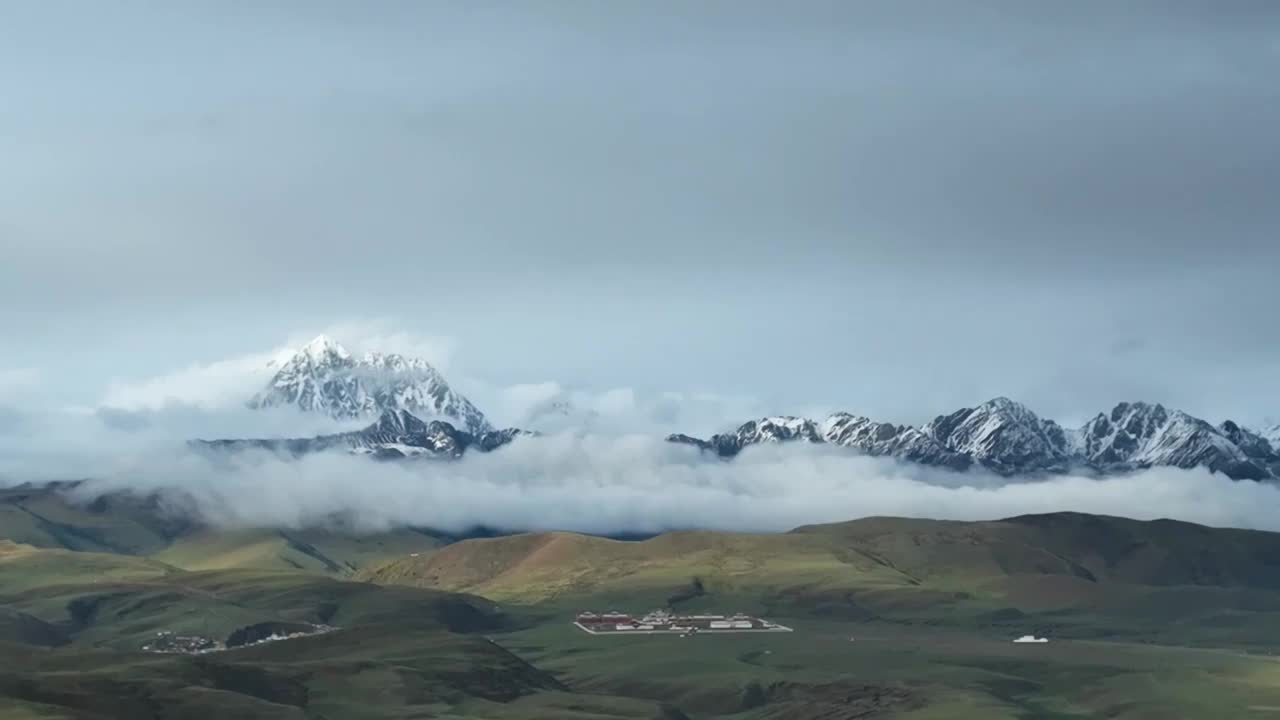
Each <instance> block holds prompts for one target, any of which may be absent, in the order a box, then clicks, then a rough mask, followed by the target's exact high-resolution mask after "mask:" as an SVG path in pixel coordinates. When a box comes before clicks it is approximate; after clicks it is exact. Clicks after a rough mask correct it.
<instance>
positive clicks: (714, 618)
mask: <svg viewBox="0 0 1280 720" xmlns="http://www.w3.org/2000/svg"><path fill="white" fill-rule="evenodd" d="M575 624H576V625H577V626H578V627H580V628H581V629H583V630H585V631H587V632H589V633H593V634H599V633H627V632H630V633H636V632H640V633H679V634H682V635H691V634H693V633H697V632H735V631H749V630H757V631H760V630H774V631H777V630H789V629H790V628H785V627H783V626H781V625H778V624H777V623H772V622H769V621H768V620H762V619H760V618H755V617H751V616H750V615H744V614H742V613H738V614H735V615H674V614H672V613H669V612H667V611H665V610H654V611H653V612H651V613H648V614H646V615H643V616H641V617H639V618H637V617H633V616H631V615H629V614H627V613H621V612H617V611H610V612H606V613H593V612H584V613H579V614H578V616H577V619H576V621H575Z"/></svg>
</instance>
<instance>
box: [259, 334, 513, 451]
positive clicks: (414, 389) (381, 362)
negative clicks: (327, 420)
mask: <svg viewBox="0 0 1280 720" xmlns="http://www.w3.org/2000/svg"><path fill="white" fill-rule="evenodd" d="M274 367H275V368H276V371H275V375H274V376H273V377H272V378H271V380H270V381H269V382H268V383H267V386H266V387H265V388H263V389H262V390H261V391H260V392H259V393H258V394H257V395H255V396H254V397H253V398H252V399H251V400H250V401H249V406H250V407H252V408H268V407H280V406H293V407H296V408H298V409H299V410H302V411H305V412H312V413H319V414H323V415H328V416H329V417H332V418H334V419H337V420H351V419H359V418H371V417H375V416H379V415H381V414H382V413H384V412H386V411H389V410H407V411H409V412H410V413H413V414H414V415H415V416H417V417H437V418H444V419H446V420H448V421H451V422H453V423H456V424H458V425H460V426H461V427H463V428H465V429H466V430H467V432H470V433H476V434H480V433H485V432H490V431H492V430H493V426H491V425H490V424H489V421H488V420H487V419H486V418H485V416H484V414H483V413H481V412H480V410H479V409H477V408H476V406H475V405H473V404H472V403H471V401H470V400H468V399H467V398H465V397H463V396H462V395H460V394H459V393H457V392H455V391H454V390H453V389H452V388H450V387H449V384H448V383H447V382H446V381H445V379H444V377H443V376H442V375H441V374H440V372H439V371H438V370H436V369H435V368H434V367H432V366H431V364H430V363H428V362H427V361H425V360H421V359H418V358H407V357H404V356H403V355H398V354H395V353H386V354H384V353H379V352H367V353H364V354H363V355H361V356H359V357H356V356H353V355H352V354H351V353H350V352H349V351H348V350H347V349H346V348H345V347H343V346H342V345H341V344H339V343H338V342H336V341H334V340H333V339H331V338H329V337H326V336H324V335H321V336H319V337H317V338H315V339H314V340H312V341H311V342H309V343H307V344H306V345H303V346H302V347H301V348H299V349H298V350H296V351H294V352H293V353H292V354H291V355H287V356H285V357H282V358H280V359H278V360H277V361H276V363H274Z"/></svg>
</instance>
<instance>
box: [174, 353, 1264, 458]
mask: <svg viewBox="0 0 1280 720" xmlns="http://www.w3.org/2000/svg"><path fill="white" fill-rule="evenodd" d="M555 400H558V401H560V402H555V403H551V404H549V405H548V407H547V408H546V409H545V410H546V412H547V413H550V414H553V415H556V416H564V418H563V419H565V420H568V419H570V416H571V415H574V414H575V413H573V412H572V411H571V408H570V406H568V405H567V404H565V401H564V398H555ZM249 404H250V406H251V407H254V408H269V407H280V406H291V407H295V408H298V409H300V410H303V411H306V412H313V413H320V414H324V415H327V416H329V417H333V418H335V419H341V420H350V419H358V418H370V419H372V420H373V423H372V424H371V425H369V426H368V427H365V428H364V429H361V430H356V431H352V432H342V433H335V434H330V435H321V436H318V437H310V438H294V439H248V440H212V441H196V444H197V445H199V446H202V447H205V448H217V449H223V450H232V449H245V448H260V449H269V450H272V451H276V452H283V453H285V454H288V455H294V456H297V455H301V454H305V453H309V452H317V451H321V450H329V449H335V448H336V449H345V450H348V451H351V452H355V453H361V454H368V455H372V456H375V457H379V458H406V457H435V458H457V457H460V456H461V455H462V454H463V453H465V452H466V451H467V450H468V449H476V450H480V451H482V452H487V451H490V450H494V449H497V448H499V447H502V446H504V445H506V444H507V443H509V442H511V441H512V440H513V439H514V438H516V437H519V436H521V435H532V434H534V433H530V432H528V431H525V430H520V429H516V428H507V429H503V430H499V429H496V428H495V427H494V426H493V425H492V424H491V423H490V422H489V420H488V419H487V418H486V417H485V416H484V414H483V413H482V412H481V411H480V410H479V409H478V408H477V407H476V406H475V405H474V404H472V402H471V401H470V400H468V399H467V398H466V397H464V396H462V395H461V394H459V393H458V392H456V391H454V390H453V389H452V388H451V387H449V384H448V383H447V382H446V381H445V379H444V377H443V376H442V375H441V374H440V372H439V371H438V370H436V369H435V368H434V367H432V366H431V365H430V364H429V363H427V362H426V361H425V360H421V359H417V358H408V357H405V356H403V355H398V354H394V353H388V354H383V353H378V352H367V353H365V354H363V355H361V356H359V357H356V356H354V355H353V354H352V353H350V352H349V351H348V350H347V349H346V348H345V347H343V346H342V345H341V344H339V343H337V342H336V341H334V340H332V339H330V338H328V337H326V336H323V335H321V336H320V337H317V338H315V339H314V340H312V341H311V342H309V343H307V344H306V345H304V346H302V347H301V348H300V349H298V350H297V351H295V352H293V353H292V354H290V355H288V356H286V357H284V358H282V359H281V360H280V361H279V362H278V363H277V365H276V366H275V374H274V376H273V377H272V378H271V380H270V382H268V384H267V386H266V387H265V388H263V389H262V390H261V391H260V392H258V393H257V394H256V395H255V396H254V397H253V399H252V400H251V401H250V403H249ZM667 440H668V441H670V442H674V443H681V444H688V445H692V446H695V447H698V448H700V449H702V450H704V451H707V452H709V453H711V454H713V455H715V456H717V457H720V458H732V457H734V456H736V455H737V454H738V453H740V452H742V450H743V449H745V448H747V447H750V446H752V445H757V444H760V443H772V442H789V441H802V442H808V443H815V444H830V445H838V446H841V447H846V448H850V449H852V450H856V451H858V452H860V453H863V454H866V455H872V456H884V457H892V458H896V459H899V460H901V461H903V462H909V463H917V464H921V465H928V466H934V467H941V468H946V469H950V470H956V471H965V470H968V469H970V468H981V469H985V470H987V471H990V472H994V473H997V474H1000V475H1006V476H1013V475H1047V474H1056V473H1065V472H1088V473H1093V474H1099V475H1107V474H1116V473H1123V472H1129V471H1132V470H1137V469H1141V468H1148V467H1160V466H1168V467H1179V468H1192V467H1204V468H1208V469H1209V470H1211V471H1213V472H1220V473H1223V474H1225V475H1227V476H1229V477H1231V478H1233V479H1238V480H1243V479H1248V480H1276V479H1280V425H1277V426H1275V427H1273V428H1271V429H1269V430H1264V431H1261V432H1258V431H1253V430H1250V429H1248V428H1245V427H1243V426H1241V425H1239V424H1238V423H1235V422H1233V421H1231V420H1227V421H1225V422H1222V423H1221V424H1218V425H1213V424H1212V423H1209V422H1207V421H1205V420H1202V419H1200V418H1197V417H1194V416H1191V415H1189V414H1187V413H1185V412H1182V411H1179V410H1170V409H1166V408H1165V407H1164V406H1162V405H1159V404H1150V403H1144V402H1122V403H1120V404H1118V405H1116V406H1115V407H1114V408H1112V409H1111V410H1110V411H1109V412H1105V413H1099V414H1098V415H1096V416H1095V417H1093V418H1092V419H1090V420H1089V421H1088V422H1087V423H1085V424H1084V425H1083V426H1081V427H1079V428H1064V427H1063V426H1062V425H1060V424H1058V423H1057V422H1055V421H1053V420H1049V419H1045V418H1041V417H1039V416H1037V415H1036V414H1035V413H1034V412H1032V411H1031V410H1030V409H1028V408H1027V407H1026V406H1024V405H1022V404H1020V403H1017V402H1014V401H1012V400H1009V399H1008V398H1003V397H1001V398H995V399H993V400H989V401H987V402H985V403H982V404H981V405H978V406H977V407H973V408H962V409H960V410H957V411H955V412H952V413H950V414H947V415H939V416H937V417H935V418H934V419H933V420H932V421H930V422H928V423H926V424H924V425H922V426H918V427H917V426H910V425H898V424H894V423H889V422H881V421H877V420H873V419H871V418H868V417H865V416H862V415H855V414H851V413H846V412H838V413H834V414H832V415H830V416H828V417H827V418H825V419H823V420H814V419H810V418H803V417H794V416H789V415H781V416H772V417H764V418H760V419H757V420H751V421H748V422H746V423H743V424H742V425H740V426H739V427H738V428H737V429H736V430H733V431H731V432H725V433H720V434H716V435H712V436H711V437H709V438H706V439H702V438H697V437H692V436H689V435H685V434H673V435H669V436H668V437H667Z"/></svg>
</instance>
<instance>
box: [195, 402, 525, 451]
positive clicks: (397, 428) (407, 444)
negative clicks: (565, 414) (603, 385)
mask: <svg viewBox="0 0 1280 720" xmlns="http://www.w3.org/2000/svg"><path fill="white" fill-rule="evenodd" d="M533 434H534V433H530V432H527V431H524V430H518V429H516V428H507V429H505V430H486V431H483V432H480V433H472V432H468V431H466V430H461V429H459V428H457V427H454V426H453V425H451V424H449V423H447V422H444V421H441V420H430V421H428V420H422V419H421V418H419V417H417V416H415V415H414V414H413V413H411V412H409V411H408V410H385V411H383V413H382V414H381V415H379V416H378V419H377V421H376V422H374V423H373V424H372V425H369V426H368V427H366V428H364V429H361V430H355V431H352V432H344V433H335V434H332V435H320V436H318V437H311V438H289V439H274V438H273V439H234V440H193V441H191V443H190V445H191V446H192V447H195V448H197V449H203V450H215V451H221V452H240V451H245V450H266V451H269V452H273V453H276V454H279V455H285V456H289V457H295V458H296V457H301V456H303V455H309V454H312V453H317V452H324V451H332V450H345V451H347V452H349V453H352V454H356V455H368V456H371V457H374V458H376V459H380V460H400V459H405V458H428V459H445V460H451V459H457V458H460V457H462V455H463V454H464V453H466V452H468V451H471V450H475V451H479V452H490V451H493V450H497V449H498V448H500V447H503V446H504V445H507V444H509V443H510V442H512V441H513V440H515V439H516V438H519V437H525V436H531V435H533Z"/></svg>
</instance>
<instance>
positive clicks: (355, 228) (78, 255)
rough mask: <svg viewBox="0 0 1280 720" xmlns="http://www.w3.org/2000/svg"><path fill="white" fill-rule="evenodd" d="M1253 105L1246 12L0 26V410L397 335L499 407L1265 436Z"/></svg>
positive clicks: (326, 17)
mask: <svg viewBox="0 0 1280 720" xmlns="http://www.w3.org/2000/svg"><path fill="white" fill-rule="evenodd" d="M1277 78H1280V3H1275V2H1269V1H1267V0H1259V1H1258V2H1243V1H1235V2H1233V1H1229V0H1212V1H1211V0H1205V1H1204V2H1179V1H1175V0H1168V1H1166V2H1151V3H1148V2H1136V1H1135V2H1123V3H1119V2H1112V1H1110V0H1108V1H1106V2H1015V1H1013V0H1009V1H1008V2H996V1H994V0H991V1H986V2H965V1H962V0H944V1H939V2H923V1H919V2H901V1H900V0H890V1H886V2H856V1H849V0H843V1H838V2H837V1H833V2H787V3H783V2H768V3H764V2H737V1H735V2H715V1H712V0H705V1H702V2H669V3H668V2H644V3H640V2H636V3H623V2H585V1H582V2H576V1H568V0H566V1H564V2H512V3H495V2H478V1H468V2H451V3H443V2H439V3H433V2H389V1H387V2H376V1H371V2H332V1H326V2H303V1H302V0H297V1H295V2H286V1H283V0H276V1H274V2H257V3H233V2H212V1H210V2H191V1H181V0H177V1H175V2H163V3H162V2H115V1H108V0H101V1H99V2H79V1H66V2H64V1H60V0H41V1H38V2H37V1H34V0H33V1H30V2H17V1H15V2H5V3H3V4H0V331H2V332H0V337H3V345H4V352H3V354H2V355H0V377H8V378H10V379H9V381H8V384H9V385H10V386H15V385H22V386H24V387H27V388H28V389H29V390H30V391H31V392H34V387H35V386H34V383H35V380H32V379H31V378H32V375H31V374H30V373H31V371H32V370H33V369H35V370H37V371H40V374H41V375H42V376H43V377H44V378H45V385H44V387H42V388H41V389H40V393H39V394H40V396H41V397H45V396H47V397H54V396H57V397H58V398H59V401H60V402H83V403H88V402H92V401H93V400H94V399H95V398H98V397H100V396H101V395H102V393H103V392H104V388H106V387H107V386H108V384H109V383H110V382H112V381H121V380H126V381H140V380H144V379H146V378H148V377H152V376H155V375H160V374H164V373H168V372H172V371H174V370H176V369H180V368H183V367H186V366H189V365H191V364H194V363H207V362H212V361H216V360H219V359H221V358H228V357H236V356H240V355H244V354H248V353H255V352H262V351H266V350H269V349H271V348H273V347H276V346H278V345H279V344H280V343H281V342H283V341H284V340H285V339H286V338H288V337H292V336H295V335H296V334H298V333H304V332H307V331H309V330H310V329H313V328H314V329H319V328H324V327H329V326H331V325H333V324H334V323H343V322H351V321H356V322H360V321H361V320H362V319H367V318H379V319H388V318H390V319H391V320H392V321H393V322H394V323H395V324H396V325H397V326H398V327H399V328H401V329H403V331H404V332H407V333H411V334H419V335H429V336H434V337H445V338H449V339H450V340H451V341H452V343H453V345H454V347H455V351H454V352H453V353H452V356H451V360H450V367H451V368H458V369H459V370H458V372H459V373H461V374H465V375H466V376H468V377H473V378H481V379H483V380H484V381H485V382H487V383H493V384H495V385H499V386H501V385H506V384H514V383H529V382H539V381H544V380H554V381H557V382H560V383H563V384H565V385H569V386H586V387H597V388H614V387H635V388H641V389H647V390H681V391H690V392H694V391H709V392H718V393H723V394H726V395H735V396H737V395H744V396H754V397H758V398H763V399H764V400H765V402H766V404H767V405H768V406H769V407H772V408H776V411H779V412H785V411H798V410H800V409H804V408H809V407H814V406H822V407H827V408H832V409H834V408H844V409H848V410H852V411H855V412H863V413H867V414H872V415H876V416H881V417H885V418H887V419H896V420H902V421H917V420H923V419H926V418H927V417H930V416H932V415H933V414H936V413H938V412H943V411H949V410H950V409H952V408H954V407H956V406H958V405H962V404H972V403H975V402H980V401H981V400H983V399H985V398H988V397H991V396H993V395H1001V394H1003V395H1009V396H1011V397H1015V398H1018V399H1021V400H1023V401H1025V402H1027V403H1028V404H1029V405H1031V406H1032V407H1033V408H1034V409H1036V410H1038V411H1040V412H1042V413H1043V414H1046V415H1050V416H1055V417H1059V418H1061V419H1064V420H1078V419H1082V418H1083V417H1084V416H1086V415H1089V414H1091V413H1093V412H1095V411H1097V410H1099V409H1102V408H1104V407H1107V406H1109V405H1110V404H1112V403H1114V402H1115V401H1117V400H1121V399H1136V398H1145V399H1151V400H1158V401H1163V402H1165V403H1166V404H1170V405H1174V406H1178V407H1183V408H1185V409H1187V410H1190V411H1192V412H1196V413H1200V414H1203V415H1205V416H1208V417H1210V418H1211V419H1214V420H1217V419H1221V418H1222V417H1225V416H1235V417H1239V418H1242V419H1244V420H1246V421H1250V422H1262V421H1264V420H1265V419H1267V418H1275V417H1276V416H1278V415H1280V327H1278V325H1280V310H1278V308H1280V282H1278V281H1277V279H1276V278H1277V275H1280V272H1278V270H1280V202H1278V201H1277V197H1278V196H1280V131H1277V128H1280V83H1278V82H1277ZM23 378H26V380H24V379H23ZM28 380H29V381H30V382H28ZM31 392H29V393H28V394H31ZM1277 419H1280V418H1277Z"/></svg>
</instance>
